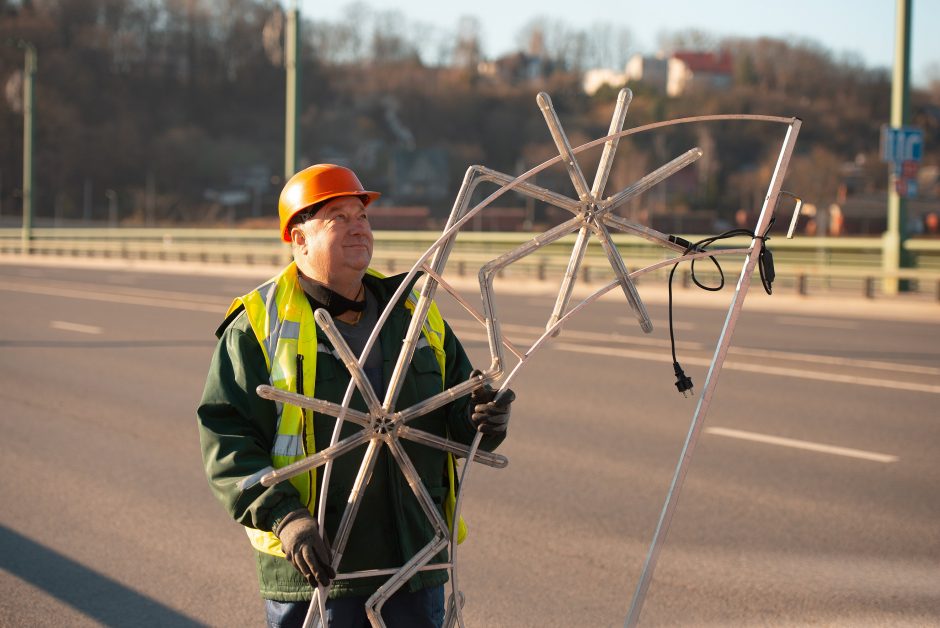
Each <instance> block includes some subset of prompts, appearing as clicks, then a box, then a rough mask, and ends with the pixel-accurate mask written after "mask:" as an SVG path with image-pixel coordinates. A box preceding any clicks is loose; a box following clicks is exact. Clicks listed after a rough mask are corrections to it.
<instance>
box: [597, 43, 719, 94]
mask: <svg viewBox="0 0 940 628" xmlns="http://www.w3.org/2000/svg"><path fill="white" fill-rule="evenodd" d="M732 78H733V67H732V62H731V54H730V53H728V52H721V53H717V54H716V53H711V52H688V51H680V52H676V53H674V54H672V55H671V56H669V57H666V56H664V55H662V54H658V55H656V56H646V55H640V54H637V55H633V56H632V57H630V60H629V61H627V65H626V67H625V68H624V71H623V72H617V71H616V70H610V69H607V68H597V69H593V70H588V71H586V72H585V73H584V79H583V80H582V88H583V89H584V92H585V93H586V94H589V95H592V96H593V95H594V94H596V93H597V90H599V89H600V88H601V87H603V86H604V85H609V86H611V87H614V88H617V87H621V86H623V85H626V84H627V83H642V84H643V85H645V86H647V87H650V88H652V89H654V90H656V91H658V92H660V93H665V94H667V95H669V96H680V95H682V94H683V93H685V92H688V91H689V90H692V89H724V88H726V87H729V86H730V85H731V83H732Z"/></svg>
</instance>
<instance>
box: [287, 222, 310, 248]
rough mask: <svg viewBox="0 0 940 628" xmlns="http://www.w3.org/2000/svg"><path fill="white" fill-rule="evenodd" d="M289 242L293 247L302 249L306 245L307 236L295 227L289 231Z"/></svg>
mask: <svg viewBox="0 0 940 628" xmlns="http://www.w3.org/2000/svg"><path fill="white" fill-rule="evenodd" d="M290 242H291V244H292V245H293V246H297V247H303V246H304V245H305V244H306V243H307V234H306V233H304V231H303V229H301V228H300V227H299V226H296V225H295V226H293V227H291V230H290Z"/></svg>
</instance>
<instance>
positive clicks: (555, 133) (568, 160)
mask: <svg viewBox="0 0 940 628" xmlns="http://www.w3.org/2000/svg"><path fill="white" fill-rule="evenodd" d="M535 101H536V102H537V103H538V105H539V109H541V110H542V115H543V116H544V117H545V123H546V124H547V125H548V130H549V132H550V133H551V135H552V139H553V140H555V147H556V148H558V153H559V154H560V155H561V160H562V162H564V164H565V168H567V169H568V176H569V177H571V183H573V184H574V189H575V190H576V191H577V193H578V198H580V199H581V202H582V203H587V202H590V201H591V191H590V190H589V189H588V184H587V180H586V179H585V178H584V173H583V172H582V171H581V166H580V165H579V164H578V160H577V159H575V156H574V151H573V150H572V149H571V144H570V143H569V142H568V136H567V135H565V131H564V129H563V128H562V126H561V120H559V119H558V114H557V113H556V112H555V107H554V106H552V99H551V97H550V96H549V95H548V94H546V93H545V92H539V93H538V95H536V97H535Z"/></svg>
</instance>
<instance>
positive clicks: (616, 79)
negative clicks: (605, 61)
mask: <svg viewBox="0 0 940 628" xmlns="http://www.w3.org/2000/svg"><path fill="white" fill-rule="evenodd" d="M626 83H627V75H626V74H624V73H623V72H617V71H615V70H609V69H607V68H597V69H594V70H588V71H587V72H585V73H584V78H583V79H582V80H581V88H582V89H583V90H584V93H585V94H588V95H590V96H593V95H594V94H596V93H597V90H599V89H600V88H602V87H603V86H604V85H609V86H611V87H613V88H615V89H616V88H620V87H623V86H624V85H625V84H626Z"/></svg>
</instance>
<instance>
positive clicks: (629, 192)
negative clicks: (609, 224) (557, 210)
mask: <svg viewBox="0 0 940 628" xmlns="http://www.w3.org/2000/svg"><path fill="white" fill-rule="evenodd" d="M703 154H704V153H703V152H702V149H701V148H698V147H697V146H696V147H695V148H690V149H689V150H687V151H686V152H684V153H682V154H681V155H679V156H678V157H676V158H675V159H673V160H671V161H669V162H668V163H666V164H663V165H662V166H660V167H659V168H657V169H656V170H654V171H652V172H651V173H649V174H647V175H646V176H644V177H643V178H641V179H640V180H639V181H636V182H635V183H633V184H632V185H629V186H627V187H626V188H624V189H623V190H622V191H620V192H618V193H616V194H614V195H613V196H611V197H609V198H606V199H604V201H602V202H601V203H600V208H601V212H600V213H605V212H609V211H613V210H614V209H616V208H617V207H619V206H620V205H622V204H623V203H626V202H627V201H629V200H630V199H632V198H634V197H636V196H639V195H640V194H642V193H643V192H646V191H647V190H649V189H650V188H651V187H653V186H654V185H656V184H658V183H661V182H663V181H665V180H666V179H668V178H669V177H671V176H672V175H674V174H675V173H677V172H679V171H680V170H682V169H683V168H685V167H686V166H688V165H689V164H692V163H695V162H696V161H698V159H699V158H701V156H702V155H703Z"/></svg>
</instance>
